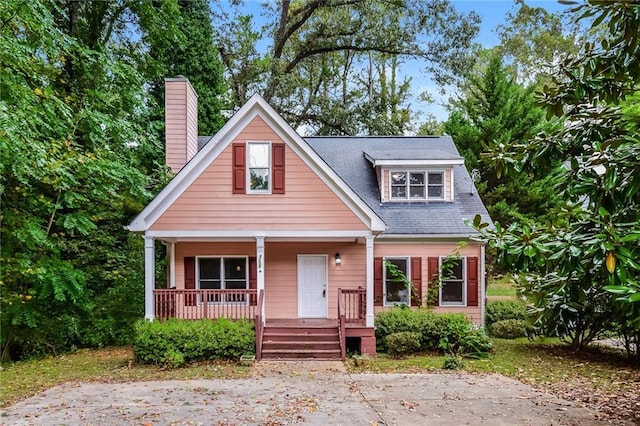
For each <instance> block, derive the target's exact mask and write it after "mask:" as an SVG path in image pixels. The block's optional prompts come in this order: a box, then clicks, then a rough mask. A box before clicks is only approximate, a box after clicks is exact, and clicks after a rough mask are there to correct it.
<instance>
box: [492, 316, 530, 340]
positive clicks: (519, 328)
mask: <svg viewBox="0 0 640 426" xmlns="http://www.w3.org/2000/svg"><path fill="white" fill-rule="evenodd" d="M530 328H531V327H530V326H529V324H528V323H527V322H526V321H524V320H521V319H506V320H500V321H496V322H494V323H493V324H492V326H491V335H492V336H494V337H499V338H502V339H515V338H518V337H524V336H527V335H528V331H529V329H530Z"/></svg>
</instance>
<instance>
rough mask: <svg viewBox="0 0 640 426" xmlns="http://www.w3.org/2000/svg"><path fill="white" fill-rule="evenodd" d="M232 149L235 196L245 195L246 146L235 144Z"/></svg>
mask: <svg viewBox="0 0 640 426" xmlns="http://www.w3.org/2000/svg"><path fill="white" fill-rule="evenodd" d="M231 149H232V157H233V158H232V160H231V162H232V163H233V164H232V166H233V170H232V177H233V188H232V192H233V193H234V194H244V193H245V192H246V189H245V187H246V181H247V179H246V159H247V156H246V151H245V150H246V146H245V144H244V143H234V144H233V145H232V147H231Z"/></svg>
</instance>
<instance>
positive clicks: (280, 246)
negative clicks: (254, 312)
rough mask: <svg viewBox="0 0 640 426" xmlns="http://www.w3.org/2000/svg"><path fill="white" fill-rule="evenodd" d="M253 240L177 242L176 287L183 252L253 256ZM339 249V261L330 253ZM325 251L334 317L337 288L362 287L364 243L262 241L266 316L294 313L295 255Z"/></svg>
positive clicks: (334, 315)
mask: <svg viewBox="0 0 640 426" xmlns="http://www.w3.org/2000/svg"><path fill="white" fill-rule="evenodd" d="M255 252H256V244H255V242H246V243H209V242H207V243H177V244H176V288H178V289H183V288H184V258H185V257H187V256H255ZM336 252H340V256H341V257H342V265H340V266H336V265H335V262H334V255H335V253H336ZM299 254H318V255H326V256H327V259H328V262H327V270H328V276H329V282H328V286H327V298H328V300H327V301H328V304H329V317H330V318H337V317H338V312H337V311H338V308H337V304H338V289H339V288H345V289H347V288H350V289H356V288H358V287H366V281H365V277H366V262H365V246H364V245H363V244H356V243H344V242H342V243H337V242H336V243H314V244H304V243H274V242H268V241H265V263H264V265H265V307H266V314H267V318H268V319H276V318H297V317H298V278H297V271H298V269H297V268H298V265H297V262H298V258H297V257H298V255H299Z"/></svg>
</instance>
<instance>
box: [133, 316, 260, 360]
mask: <svg viewBox="0 0 640 426" xmlns="http://www.w3.org/2000/svg"><path fill="white" fill-rule="evenodd" d="M255 346H256V335H255V331H254V326H253V323H252V322H251V321H248V320H237V321H232V320H229V319H226V318H218V319H216V320H208V319H202V320H197V321H189V320H183V319H177V318H172V319H169V320H167V321H165V322H157V321H154V322H147V321H141V322H139V323H138V324H137V325H136V329H135V336H134V341H133V354H134V356H135V360H136V362H140V363H143V364H163V365H166V366H168V367H180V366H181V365H183V364H185V363H187V362H191V361H203V360H213V359H238V358H240V356H242V355H245V354H253V353H254V352H255Z"/></svg>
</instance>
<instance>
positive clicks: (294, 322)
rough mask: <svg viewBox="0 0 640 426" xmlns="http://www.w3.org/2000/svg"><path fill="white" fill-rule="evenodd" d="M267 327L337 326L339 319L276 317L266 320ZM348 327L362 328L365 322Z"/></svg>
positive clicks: (348, 325)
mask: <svg viewBox="0 0 640 426" xmlns="http://www.w3.org/2000/svg"><path fill="white" fill-rule="evenodd" d="M265 326H267V327H309V328H314V327H319V328H322V327H337V326H338V320H337V319H335V318H274V319H268V320H266V321H265ZM345 327H346V328H362V327H364V324H360V323H349V322H347V323H346V324H345Z"/></svg>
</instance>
